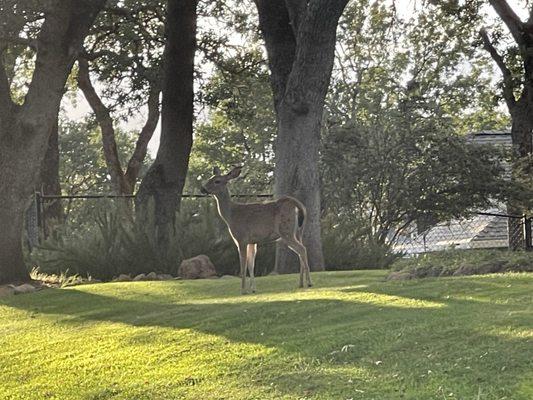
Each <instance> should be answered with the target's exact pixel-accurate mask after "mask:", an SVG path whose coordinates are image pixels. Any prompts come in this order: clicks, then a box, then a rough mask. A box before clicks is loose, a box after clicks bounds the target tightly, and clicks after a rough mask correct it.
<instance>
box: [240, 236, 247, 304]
mask: <svg viewBox="0 0 533 400" xmlns="http://www.w3.org/2000/svg"><path fill="white" fill-rule="evenodd" d="M238 247H239V260H240V263H241V294H246V293H247V292H248V291H247V289H246V262H247V257H246V245H240V244H238Z"/></svg>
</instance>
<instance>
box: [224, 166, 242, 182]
mask: <svg viewBox="0 0 533 400" xmlns="http://www.w3.org/2000/svg"><path fill="white" fill-rule="evenodd" d="M241 171H242V167H235V168H233V169H232V170H231V171H230V172H229V173H228V175H227V176H228V178H229V179H235V178H237V177H238V176H239V175H240V174H241Z"/></svg>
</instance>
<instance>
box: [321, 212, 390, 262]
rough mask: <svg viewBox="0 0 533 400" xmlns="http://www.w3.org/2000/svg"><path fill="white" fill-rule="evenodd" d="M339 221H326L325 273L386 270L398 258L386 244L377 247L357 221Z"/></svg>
mask: <svg viewBox="0 0 533 400" xmlns="http://www.w3.org/2000/svg"><path fill="white" fill-rule="evenodd" d="M338 220H339V218H336V217H334V216H326V217H325V218H324V220H323V223H322V225H323V229H322V244H323V250H324V259H325V262H326V269H327V270H330V271H335V270H353V269H383V268H388V267H389V266H390V265H391V264H392V263H393V262H394V261H395V260H396V259H397V258H398V257H399V255H398V254H395V253H394V252H392V250H391V248H390V246H388V245H387V244H382V243H377V242H376V241H375V240H373V239H372V236H371V235H368V234H366V230H365V229H364V227H361V226H360V225H361V224H358V223H357V222H354V221H347V222H346V221H345V222H343V223H340V222H339V221H338Z"/></svg>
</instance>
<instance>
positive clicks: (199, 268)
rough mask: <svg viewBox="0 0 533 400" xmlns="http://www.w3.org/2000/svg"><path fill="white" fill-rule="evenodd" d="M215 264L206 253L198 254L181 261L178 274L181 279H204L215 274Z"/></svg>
mask: <svg viewBox="0 0 533 400" xmlns="http://www.w3.org/2000/svg"><path fill="white" fill-rule="evenodd" d="M216 274H217V272H216V270H215V266H214V265H213V263H212V262H211V260H210V259H209V257H207V256H206V255H203V254H202V255H199V256H196V257H193V258H189V259H187V260H183V261H182V262H181V265H180V267H179V268H178V275H179V276H181V277H182V278H183V279H205V278H211V277H214V276H216Z"/></svg>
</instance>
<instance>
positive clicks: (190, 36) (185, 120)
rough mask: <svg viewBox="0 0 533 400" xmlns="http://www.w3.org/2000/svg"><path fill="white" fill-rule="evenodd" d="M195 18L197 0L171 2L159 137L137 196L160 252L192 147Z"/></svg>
mask: <svg viewBox="0 0 533 400" xmlns="http://www.w3.org/2000/svg"><path fill="white" fill-rule="evenodd" d="M196 21H197V0H169V1H168V2H167V20H166V26H165V36H166V43H165V51H164V55H163V63H164V74H163V84H162V94H163V96H162V105H161V141H160V145H159V149H158V151H157V156H156V159H155V160H154V163H153V164H152V166H151V167H150V169H149V170H148V172H147V174H146V176H145V177H144V179H143V180H142V182H141V185H140V188H139V191H138V192H137V196H136V199H135V206H136V214H137V219H138V222H139V223H141V224H143V225H144V226H145V227H146V228H148V227H152V224H150V223H148V221H149V220H153V230H150V231H149V232H148V234H149V235H150V237H151V238H152V239H153V240H154V241H155V243H156V244H157V246H158V251H159V252H160V253H161V255H162V256H164V255H165V254H166V252H167V250H168V246H169V243H170V239H171V237H172V233H173V228H174V221H175V215H176V214H175V213H176V212H177V211H178V209H179V206H180V202H181V195H182V193H183V187H184V185H185V178H186V176H187V170H188V167H189V156H190V153H191V148H192V141H193V138H192V129H193V127H192V124H193V98H194V92H193V73H194V54H195V51H196ZM152 214H153V215H152ZM151 222H152V221H151Z"/></svg>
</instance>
